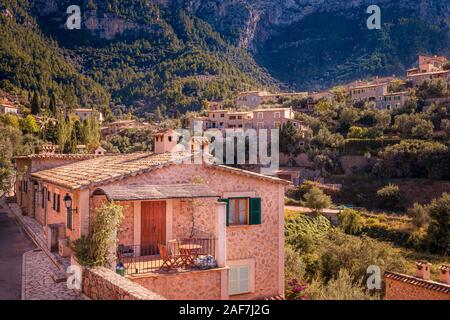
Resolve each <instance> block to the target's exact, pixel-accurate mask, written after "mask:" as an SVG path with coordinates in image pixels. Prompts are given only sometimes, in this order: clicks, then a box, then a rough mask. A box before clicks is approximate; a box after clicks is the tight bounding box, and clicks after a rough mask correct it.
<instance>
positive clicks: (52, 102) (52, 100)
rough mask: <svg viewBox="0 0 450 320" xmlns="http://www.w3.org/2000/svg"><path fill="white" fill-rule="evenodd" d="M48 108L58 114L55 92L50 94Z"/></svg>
mask: <svg viewBox="0 0 450 320" xmlns="http://www.w3.org/2000/svg"><path fill="white" fill-rule="evenodd" d="M48 108H49V110H50V112H51V113H52V114H53V115H56V96H55V93H53V92H52V94H51V95H50V103H49V105H48Z"/></svg>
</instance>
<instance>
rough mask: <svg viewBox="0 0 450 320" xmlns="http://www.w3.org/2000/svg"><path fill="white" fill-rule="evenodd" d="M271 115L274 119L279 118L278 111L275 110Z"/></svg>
mask: <svg viewBox="0 0 450 320" xmlns="http://www.w3.org/2000/svg"><path fill="white" fill-rule="evenodd" d="M273 116H274V118H275V119H280V112H279V111H277V112H275V113H274V114H273Z"/></svg>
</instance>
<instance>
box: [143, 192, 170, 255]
mask: <svg viewBox="0 0 450 320" xmlns="http://www.w3.org/2000/svg"><path fill="white" fill-rule="evenodd" d="M158 244H163V245H165V244H166V202H165V201H148V202H142V203H141V255H142V256H146V255H153V254H158Z"/></svg>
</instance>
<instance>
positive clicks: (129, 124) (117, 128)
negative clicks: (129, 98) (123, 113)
mask: <svg viewBox="0 0 450 320" xmlns="http://www.w3.org/2000/svg"><path fill="white" fill-rule="evenodd" d="M144 128H154V126H153V125H151V124H150V123H148V122H143V121H139V120H118V121H114V122H111V123H108V124H106V125H104V126H103V127H102V128H100V131H101V134H102V137H103V138H104V137H107V136H109V135H112V134H116V133H118V132H121V131H123V130H126V129H144Z"/></svg>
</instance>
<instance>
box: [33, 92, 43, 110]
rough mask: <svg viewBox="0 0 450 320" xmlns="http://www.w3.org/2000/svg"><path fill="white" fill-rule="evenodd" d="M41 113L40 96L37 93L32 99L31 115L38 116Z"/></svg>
mask: <svg viewBox="0 0 450 320" xmlns="http://www.w3.org/2000/svg"><path fill="white" fill-rule="evenodd" d="M40 111H41V102H40V99H39V96H38V94H37V93H36V92H35V93H34V95H33V98H32V99H31V113H32V114H35V115H36V114H39V112H40Z"/></svg>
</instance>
